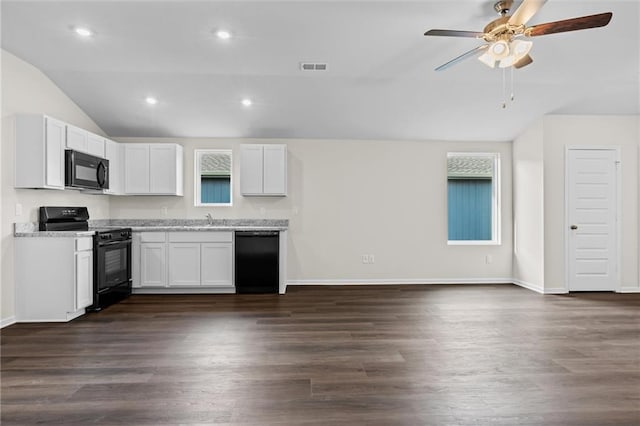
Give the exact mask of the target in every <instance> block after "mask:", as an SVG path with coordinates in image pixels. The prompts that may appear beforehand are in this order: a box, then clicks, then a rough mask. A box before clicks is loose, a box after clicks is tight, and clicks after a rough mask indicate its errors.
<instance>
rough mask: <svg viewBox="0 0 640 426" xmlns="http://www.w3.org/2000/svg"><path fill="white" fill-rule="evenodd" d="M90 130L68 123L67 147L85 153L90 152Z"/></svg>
mask: <svg viewBox="0 0 640 426" xmlns="http://www.w3.org/2000/svg"><path fill="white" fill-rule="evenodd" d="M88 140H89V132H87V131H86V130H84V129H81V128H79V127H76V126H72V125H71V124H67V140H66V148H67V149H73V150H75V151H80V152H84V153H87V154H88V153H89V152H88V148H87V146H88Z"/></svg>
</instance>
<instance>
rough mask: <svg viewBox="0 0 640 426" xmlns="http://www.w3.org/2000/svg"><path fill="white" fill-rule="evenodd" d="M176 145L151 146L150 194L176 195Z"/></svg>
mask: <svg viewBox="0 0 640 426" xmlns="http://www.w3.org/2000/svg"><path fill="white" fill-rule="evenodd" d="M176 148H177V147H176V145H169V144H157V145H156V144H152V145H150V146H149V192H150V193H151V194H175V193H176V192H177V191H176V188H177V170H176V166H177V161H176Z"/></svg>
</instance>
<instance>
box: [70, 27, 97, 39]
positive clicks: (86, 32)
mask: <svg viewBox="0 0 640 426" xmlns="http://www.w3.org/2000/svg"><path fill="white" fill-rule="evenodd" d="M73 31H75V33H76V34H78V35H79V36H80V37H91V36H92V35H93V31H91V30H90V29H89V28H85V27H75V28H74V29H73Z"/></svg>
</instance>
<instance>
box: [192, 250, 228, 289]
mask: <svg viewBox="0 0 640 426" xmlns="http://www.w3.org/2000/svg"><path fill="white" fill-rule="evenodd" d="M200 259H201V261H200V265H201V266H200V271H201V275H200V280H201V282H202V285H203V286H233V247H232V245H231V243H202V245H201V246H200Z"/></svg>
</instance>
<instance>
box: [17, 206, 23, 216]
mask: <svg viewBox="0 0 640 426" xmlns="http://www.w3.org/2000/svg"><path fill="white" fill-rule="evenodd" d="M16 216H22V204H20V203H16Z"/></svg>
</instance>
